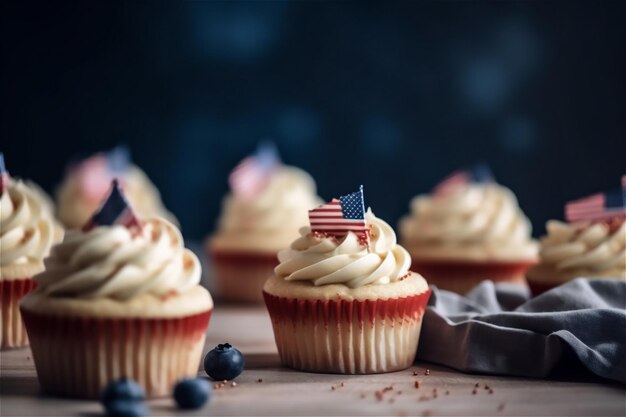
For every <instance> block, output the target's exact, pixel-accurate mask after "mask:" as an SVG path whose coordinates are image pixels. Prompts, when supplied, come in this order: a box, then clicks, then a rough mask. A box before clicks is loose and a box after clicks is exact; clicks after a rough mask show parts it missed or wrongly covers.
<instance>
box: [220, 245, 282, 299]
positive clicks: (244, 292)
mask: <svg viewBox="0 0 626 417" xmlns="http://www.w3.org/2000/svg"><path fill="white" fill-rule="evenodd" d="M210 256H211V258H212V259H213V268H214V272H215V283H216V286H217V295H218V297H219V298H220V299H222V300H226V301H238V302H245V303H257V304H262V303H263V285H264V284H265V281H267V279H268V278H269V277H270V276H272V275H273V274H274V268H275V267H276V266H277V265H278V258H276V255H267V254H258V255H257V254H250V253H236V252H233V253H224V252H216V251H213V252H212V253H210Z"/></svg>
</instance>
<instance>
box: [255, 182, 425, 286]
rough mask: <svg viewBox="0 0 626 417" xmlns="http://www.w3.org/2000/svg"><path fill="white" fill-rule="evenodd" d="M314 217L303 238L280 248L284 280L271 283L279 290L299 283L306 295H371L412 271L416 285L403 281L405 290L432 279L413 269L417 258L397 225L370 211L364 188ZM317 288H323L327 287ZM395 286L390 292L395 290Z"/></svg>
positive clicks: (277, 272) (318, 210) (280, 277)
mask: <svg viewBox="0 0 626 417" xmlns="http://www.w3.org/2000/svg"><path fill="white" fill-rule="evenodd" d="M309 219H310V223H311V225H310V226H309V227H303V228H301V229H300V237H299V238H297V239H296V240H295V241H294V242H293V243H292V244H291V246H290V247H289V248H288V249H284V250H282V251H280V252H279V253H278V260H279V261H280V264H279V265H278V266H277V267H276V268H275V269H274V272H275V275H276V278H278V279H274V280H273V281H272V282H268V285H270V286H272V287H273V288H272V289H273V290H274V291H276V290H277V289H278V290H279V289H280V287H285V286H287V285H288V284H291V285H294V284H298V285H299V286H300V287H301V288H300V289H299V291H300V293H301V294H300V295H302V296H307V295H323V294H325V293H328V294H326V295H329V296H335V295H337V294H342V295H343V296H348V295H350V296H355V295H362V296H363V298H366V297H367V296H368V295H370V293H372V292H376V291H379V290H377V289H375V287H378V288H380V287H385V286H387V285H388V284H396V283H400V282H401V281H404V280H405V279H407V278H409V277H412V276H413V277H412V279H411V283H410V284H409V283H407V284H406V285H402V286H403V287H407V288H403V291H406V290H407V289H409V290H410V291H414V292H416V293H418V292H421V291H425V290H426V289H427V284H426V282H425V281H424V280H423V279H422V278H421V277H419V275H417V274H414V273H412V272H410V271H409V268H410V266H411V258H410V256H409V254H408V253H407V251H406V250H405V249H404V248H403V247H402V246H400V245H398V244H397V242H396V235H395V233H394V231H393V229H392V228H391V227H390V226H389V225H388V224H387V223H385V222H384V221H383V220H381V219H379V218H377V217H376V216H375V215H374V214H373V213H372V211H371V210H369V209H368V210H367V212H365V210H364V203H363V189H362V187H361V189H360V190H359V191H357V192H355V193H352V194H348V195H346V196H343V197H341V198H340V199H336V200H332V201H331V202H329V203H326V204H324V205H322V206H320V207H318V208H316V209H313V210H311V211H310V212H309ZM281 281H282V282H284V283H285V284H281ZM303 284H305V285H303ZM314 287H322V288H321V291H322V292H321V293H319V292H316V291H315V290H313V288H314ZM391 287H393V286H390V290H389V291H391V292H390V293H389V294H388V295H389V296H392V294H393V292H394V291H395V290H393V289H391ZM266 288H267V286H266ZM383 292H384V291H383ZM405 295H406V294H405Z"/></svg>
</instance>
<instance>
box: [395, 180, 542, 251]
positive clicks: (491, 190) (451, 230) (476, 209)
mask: <svg viewBox="0 0 626 417" xmlns="http://www.w3.org/2000/svg"><path fill="white" fill-rule="evenodd" d="M531 231H532V228H531V224H530V221H529V220H528V219H527V218H526V216H525V215H524V214H523V213H522V211H521V209H520V208H519V205H518V203H517V199H516V198H515V195H514V194H513V193H512V192H511V191H510V190H509V189H508V188H506V187H503V186H501V185H498V184H495V183H491V184H468V185H466V186H461V187H457V188H455V189H454V190H453V191H452V192H450V193H446V194H442V195H437V194H435V195H433V196H426V195H421V196H417V197H415V198H414V199H413V201H411V214H410V215H408V216H406V217H404V218H403V219H402V220H401V222H400V232H401V236H402V242H403V244H405V245H406V246H407V248H409V250H410V251H411V252H412V253H413V252H414V251H415V252H418V253H423V254H424V255H425V256H426V257H430V256H441V257H446V256H452V257H460V258H464V257H466V256H467V257H469V258H507V259H508V258H514V259H527V258H535V257H536V253H537V247H536V243H535V242H533V241H532V239H531Z"/></svg>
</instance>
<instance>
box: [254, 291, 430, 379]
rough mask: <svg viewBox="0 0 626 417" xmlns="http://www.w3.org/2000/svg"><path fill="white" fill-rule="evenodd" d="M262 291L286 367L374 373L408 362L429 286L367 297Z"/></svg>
mask: <svg viewBox="0 0 626 417" xmlns="http://www.w3.org/2000/svg"><path fill="white" fill-rule="evenodd" d="M263 295H264V298H265V303H266V305H267V309H268V311H269V313H270V317H271V319H272V327H273V329H274V337H275V340H276V346H277V347H278V353H279V355H280V359H281V361H282V363H283V364H284V365H286V366H289V367H291V368H295V369H300V370H304V371H311V372H326V373H341V374H372V373H382V372H391V371H396V370H401V369H406V368H408V367H409V366H411V364H412V363H413V361H414V360H415V354H416V352H417V344H418V341H419V335H420V330H421V327H422V318H423V315H424V310H425V308H426V303H427V302H428V297H429V296H430V290H427V291H425V292H423V293H421V294H417V295H412V296H408V297H402V298H393V299H386V300H382V299H377V300H365V301H356V300H355V301H345V300H337V301H321V300H299V299H289V298H284V297H278V296H274V295H272V294H269V293H267V292H264V293H263Z"/></svg>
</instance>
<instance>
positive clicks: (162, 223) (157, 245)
mask: <svg viewBox="0 0 626 417" xmlns="http://www.w3.org/2000/svg"><path fill="white" fill-rule="evenodd" d="M200 273H201V271H200V264H199V262H198V259H197V258H196V256H195V255H193V253H191V252H190V251H189V250H187V249H185V247H184V246H183V239H182V236H181V234H180V232H179V231H178V229H177V228H176V227H175V226H174V225H173V224H172V223H170V222H169V221H167V220H166V219H164V218H160V217H152V218H147V219H145V220H141V221H140V220H139V219H138V218H137V217H136V216H135V215H134V213H133V211H132V209H131V208H130V206H129V205H128V204H127V202H126V200H125V199H124V196H123V194H122V191H121V189H120V187H119V185H118V184H117V182H116V181H114V182H113V187H112V189H111V192H110V194H109V196H108V197H107V199H106V201H105V202H104V204H103V205H102V207H101V208H100V209H99V210H98V212H97V213H96V214H95V215H94V216H93V218H92V219H91V220H90V221H89V222H88V223H87V224H86V225H85V226H84V227H83V228H82V229H78V230H71V231H68V232H67V234H66V236H65V238H64V240H63V242H62V243H60V244H58V245H56V246H55V247H54V248H53V250H52V253H51V255H50V257H49V258H47V259H46V271H45V272H44V273H42V274H39V275H37V276H35V277H34V280H35V282H36V283H37V288H36V290H35V291H33V292H31V293H30V294H28V295H27V296H26V297H24V299H23V300H22V303H21V312H22V316H23V318H24V323H25V325H26V330H27V331H28V336H29V338H30V341H31V348H32V352H33V360H34V362H35V367H36V370H37V376H38V379H39V383H40V385H41V387H42V388H43V389H44V390H45V391H47V392H49V393H52V394H57V395H62V396H69V397H78V398H95V397H97V396H98V394H99V393H100V391H101V389H102V388H104V387H105V386H106V385H107V384H108V383H109V382H111V381H113V380H115V379H118V378H121V377H127V378H131V379H133V380H135V381H137V382H138V383H140V384H141V385H142V386H143V387H144V389H145V391H146V393H147V395H148V396H150V397H156V396H166V395H170V394H171V392H172V391H171V390H172V387H173V385H174V384H175V382H176V381H177V380H179V379H181V378H184V377H190V376H195V375H197V372H198V366H199V362H200V356H201V354H202V348H203V346H204V339H205V333H206V329H207V326H208V322H209V317H210V315H211V311H212V309H213V301H212V299H211V296H210V294H209V293H208V291H207V290H205V289H204V288H202V287H201V286H200V285H198V283H199V282H200Z"/></svg>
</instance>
